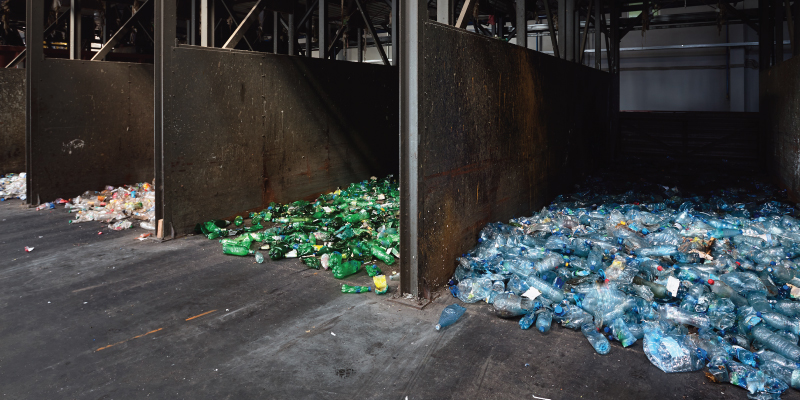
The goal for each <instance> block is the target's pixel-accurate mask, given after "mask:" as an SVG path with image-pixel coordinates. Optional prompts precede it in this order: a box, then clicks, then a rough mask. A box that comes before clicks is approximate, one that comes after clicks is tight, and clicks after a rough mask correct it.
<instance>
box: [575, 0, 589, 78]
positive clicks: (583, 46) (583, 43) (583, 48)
mask: <svg viewBox="0 0 800 400" xmlns="http://www.w3.org/2000/svg"><path fill="white" fill-rule="evenodd" d="M591 16H592V0H589V9H588V10H587V11H586V25H585V26H584V28H583V40H582V41H581V52H580V55H579V57H578V60H579V62H580V63H581V64H583V54H584V53H585V51H586V39H587V38H588V36H589V19H591Z"/></svg>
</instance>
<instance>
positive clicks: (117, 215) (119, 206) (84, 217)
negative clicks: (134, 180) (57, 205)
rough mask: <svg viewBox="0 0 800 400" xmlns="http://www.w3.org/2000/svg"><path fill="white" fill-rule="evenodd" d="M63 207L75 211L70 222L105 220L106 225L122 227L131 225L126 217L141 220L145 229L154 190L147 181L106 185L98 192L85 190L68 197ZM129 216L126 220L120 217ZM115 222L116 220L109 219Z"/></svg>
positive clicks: (150, 216) (151, 211) (152, 215)
mask: <svg viewBox="0 0 800 400" xmlns="http://www.w3.org/2000/svg"><path fill="white" fill-rule="evenodd" d="M65 208H66V209H67V211H68V212H70V213H76V215H75V219H73V220H71V221H69V222H70V223H71V224H74V223H81V222H87V221H100V222H104V223H108V224H110V225H109V228H110V229H114V230H122V229H129V228H131V227H133V222H132V221H130V220H137V221H141V222H140V225H142V224H144V225H146V226H143V228H145V229H151V230H152V227H153V226H154V220H155V192H154V191H153V188H152V186H151V185H150V184H149V183H146V182H144V183H138V184H136V185H132V186H120V187H113V186H106V188H105V190H103V191H100V192H95V191H87V192H85V193H84V194H82V195H80V196H78V197H76V198H74V199H71V200H70V201H69V202H67V204H66V206H65ZM126 219H129V221H124V222H123V220H126ZM113 222H116V223H113Z"/></svg>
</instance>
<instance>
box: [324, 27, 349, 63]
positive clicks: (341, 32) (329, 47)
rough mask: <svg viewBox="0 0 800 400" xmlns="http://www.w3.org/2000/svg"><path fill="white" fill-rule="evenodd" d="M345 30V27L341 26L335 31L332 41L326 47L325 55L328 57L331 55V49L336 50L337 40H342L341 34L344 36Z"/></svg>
mask: <svg viewBox="0 0 800 400" xmlns="http://www.w3.org/2000/svg"><path fill="white" fill-rule="evenodd" d="M345 29H347V25H344V24H342V26H340V27H339V29H337V30H336V34H335V35H333V40H331V44H330V45H329V46H328V51H327V54H328V55H329V56H332V55H333V49H334V48H336V45H337V43H336V42H338V41H339V39H341V38H342V34H344V31H345Z"/></svg>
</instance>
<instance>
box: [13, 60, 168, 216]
mask: <svg viewBox="0 0 800 400" xmlns="http://www.w3.org/2000/svg"><path fill="white" fill-rule="evenodd" d="M39 76H40V77H41V79H40V80H39V81H38V82H33V83H32V84H35V85H37V88H36V92H38V93H39V95H38V96H37V97H38V98H37V99H36V101H34V102H33V104H34V106H33V107H32V109H31V115H32V118H35V119H36V120H37V121H38V124H37V125H36V126H37V127H38V128H37V129H36V130H34V131H32V132H31V138H30V143H31V144H30V146H31V149H30V154H31V160H30V163H29V165H28V171H29V172H30V187H29V189H28V193H29V199H30V201H31V203H32V204H38V203H39V202H46V201H52V200H53V199H56V198H58V197H63V198H66V197H72V196H77V195H79V194H81V193H83V192H84V191H86V190H99V189H102V188H103V187H104V186H105V185H115V186H118V185H123V184H131V183H136V182H151V181H152V180H153V154H154V151H153V65H152V64H133V63H116V62H101V61H77V60H60V59H44V60H43V61H42V64H41V71H40V74H39Z"/></svg>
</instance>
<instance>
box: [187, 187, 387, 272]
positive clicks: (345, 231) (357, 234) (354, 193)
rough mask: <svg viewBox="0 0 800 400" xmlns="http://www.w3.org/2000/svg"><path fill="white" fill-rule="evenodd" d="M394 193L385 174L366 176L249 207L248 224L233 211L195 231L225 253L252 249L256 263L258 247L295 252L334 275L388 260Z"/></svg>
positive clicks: (285, 254)
mask: <svg viewBox="0 0 800 400" xmlns="http://www.w3.org/2000/svg"><path fill="white" fill-rule="evenodd" d="M399 194H400V192H399V190H398V183H397V181H396V180H394V179H393V177H392V176H391V175H390V176H387V177H386V178H384V179H377V178H375V177H372V178H370V179H369V180H365V181H363V182H358V183H353V184H351V185H350V186H349V187H348V188H347V189H345V190H336V191H335V192H331V193H328V194H323V195H321V196H319V197H318V198H317V200H316V201H314V202H308V201H304V200H299V201H295V202H293V203H289V204H277V203H270V205H269V207H267V208H266V209H264V210H262V211H260V212H254V213H250V215H249V219H250V223H249V224H247V223H246V221H245V219H244V218H243V217H241V216H238V217H236V218H235V219H234V220H233V223H231V222H230V221H224V220H214V221H208V222H206V223H203V224H198V225H197V231H198V232H199V233H203V234H204V235H205V236H206V237H208V238H209V239H219V242H220V243H221V244H222V251H223V253H225V254H230V255H237V256H248V255H254V256H255V257H256V261H257V262H259V263H261V262H263V260H264V255H263V254H262V253H261V252H260V251H259V250H264V251H265V252H267V254H268V255H269V258H271V259H272V260H280V259H282V258H297V257H299V258H300V259H301V260H302V261H303V263H304V264H305V265H307V266H308V267H310V268H314V269H320V268H323V269H330V270H331V271H332V272H333V276H334V277H336V278H338V279H342V278H344V277H346V276H349V275H352V274H355V273H356V272H358V271H359V270H360V269H361V267H362V266H364V265H367V264H369V263H372V262H374V260H375V259H377V260H380V261H382V262H384V263H385V264H386V265H392V264H394V262H395V257H397V256H399V253H398V246H399V244H400V235H399V233H398V231H397V228H398V223H399V221H398V220H399V216H400V215H399V212H400V198H399ZM231 225H233V226H231ZM248 225H249V226H248ZM265 225H274V226H272V227H270V228H265ZM368 267H369V268H366V269H367V272H368V273H369V275H370V276H375V275H378V274H380V270H379V269H378V268H377V267H375V266H374V265H368Z"/></svg>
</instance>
